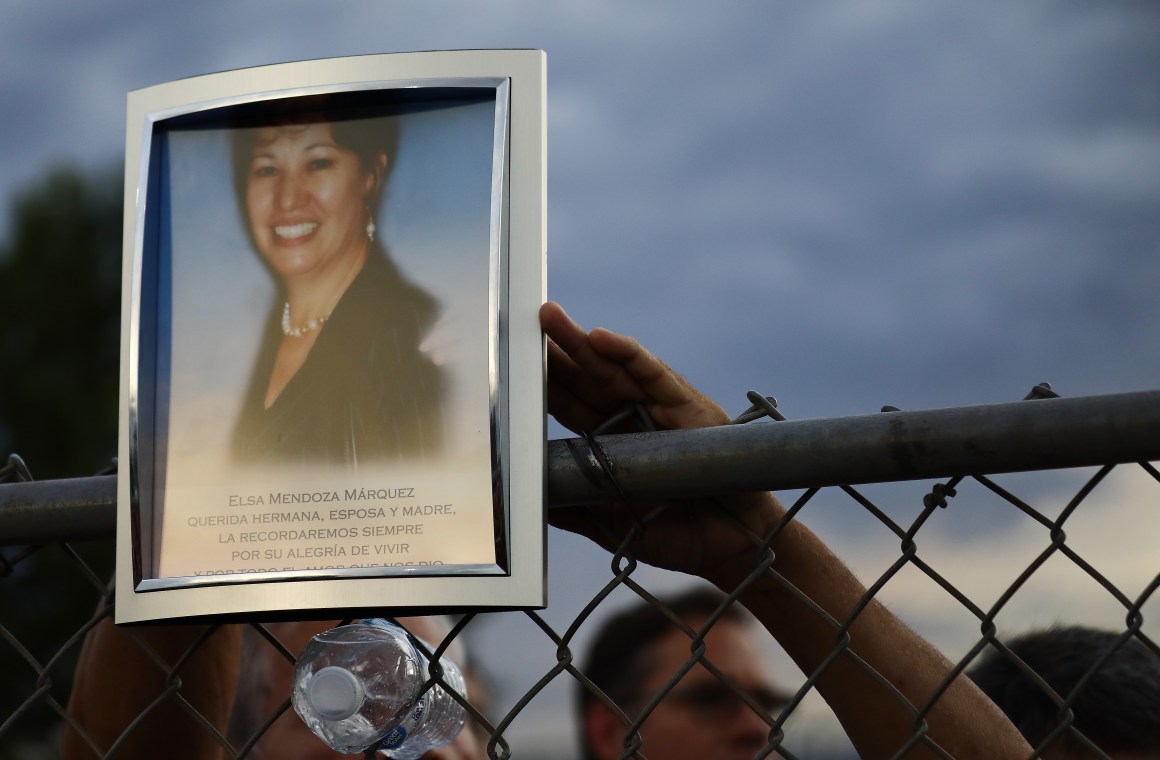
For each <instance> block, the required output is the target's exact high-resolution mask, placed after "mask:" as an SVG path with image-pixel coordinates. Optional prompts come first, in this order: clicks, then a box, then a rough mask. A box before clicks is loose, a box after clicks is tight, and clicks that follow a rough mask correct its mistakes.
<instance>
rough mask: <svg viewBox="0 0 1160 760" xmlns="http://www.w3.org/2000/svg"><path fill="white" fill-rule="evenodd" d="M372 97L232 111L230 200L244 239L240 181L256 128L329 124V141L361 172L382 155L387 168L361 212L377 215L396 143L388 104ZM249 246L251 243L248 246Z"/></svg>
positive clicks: (308, 99)
mask: <svg viewBox="0 0 1160 760" xmlns="http://www.w3.org/2000/svg"><path fill="white" fill-rule="evenodd" d="M375 96H376V93H374V92H371V93H362V92H353V93H338V94H334V95H311V96H304V97H298V98H281V99H279V100H272V101H263V102H260V103H246V104H245V105H241V106H237V107H236V108H235V109H232V110H231V112H230V114H229V117H228V126H229V127H231V128H232V130H233V132H232V135H231V146H230V159H231V164H232V166H233V178H234V197H235V199H236V200H237V204H238V213H239V215H240V217H241V220H242V224H243V226H244V227H245V229H246V235H247V236H249V235H250V234H251V233H250V225H249V219H248V218H247V212H246V182H247V178H248V176H249V173H250V162H251V160H252V159H251V156H252V153H253V149H254V146H255V145H256V144H257V141H258V130H259V129H261V128H262V127H278V126H291V125H308V124H319V123H326V124H329V125H330V130H331V134H332V135H333V136H334V141H335V142H336V143H337V144H338V145H339V146H341V147H343V148H346V149H347V150H349V151H351V152H353V153H354V154H355V155H356V156H358V160H359V165H360V166H361V167H362V168H363V170H364V171H376V170H377V161H378V157H379V155H381V154H385V155H386V156H387V159H388V160H387V169H386V171H385V172H384V173H383V176H382V177H380V178H379V183H378V188H377V189H376V190H375V191H374V195H373V196H372V197H371V198H370V199H369V200H368V203H367V208H368V210H369V211H370V212H371V214H372V215H373V214H374V213H375V212H376V211H377V210H378V205H379V201H380V199H381V196H382V187H383V184H384V183H385V181H386V177H387V174H389V173H390V170H391V166H392V164H393V160H394V157H395V148H396V147H397V146H398V142H399V129H398V125H397V123H396V120H395V119H393V118H388V117H390V116H393V114H394V109H393V107H392V105H391V104H384V103H382V102H381V99H380V100H379V102H375V99H376V98H375ZM252 242H253V241H252V240H251V243H252Z"/></svg>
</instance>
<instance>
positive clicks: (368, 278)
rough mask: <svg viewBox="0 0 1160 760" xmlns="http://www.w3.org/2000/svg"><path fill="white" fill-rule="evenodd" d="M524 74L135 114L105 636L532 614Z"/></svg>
mask: <svg viewBox="0 0 1160 760" xmlns="http://www.w3.org/2000/svg"><path fill="white" fill-rule="evenodd" d="M545 158H546V150H545V58H544V54H543V52H541V51H536V50H491V51H445V52H428V53H400V54H388V55H373V56H359V57H353V58H340V59H330V60H321V61H307V62H299V63H289V64H279V65H274V66H265V67H260V68H254V69H243V70H237V71H229V72H224V73H219V74H210V75H207V76H202V77H195V78H192V79H186V80H181V81H177V82H171V83H168V84H162V85H158V86H156V87H150V88H147V89H144V90H138V91H135V92H132V93H130V94H129V100H128V124H127V139H126V160H125V230H124V239H125V248H124V270H123V271H124V274H123V306H122V356H121V428H120V463H121V466H120V475H119V480H118V532H117V622H119V623H121V622H127V623H131V622H141V621H149V620H160V619H168V618H178V617H180V618H200V617H213V616H239V615H247V614H250V613H258V614H256V615H255V617H257V618H262V617H263V616H266V617H297V618H302V619H306V618H311V617H315V618H323V617H336V616H339V617H341V616H343V615H345V614H358V612H359V611H362V610H381V609H383V608H390V609H393V610H400V611H422V610H465V609H481V608H508V609H510V608H536V607H543V606H544V604H545V599H544V571H545V567H544V562H545V556H544V543H545V521H544V498H543V494H544V479H543V468H544V437H545V435H544V433H545V428H544V402H543V396H544V359H543V339H542V337H541V334H540V330H539V323H538V318H537V312H538V309H539V306H540V304H541V303H543V300H544V297H545V282H544V278H545V248H546V234H545V177H546V173H545Z"/></svg>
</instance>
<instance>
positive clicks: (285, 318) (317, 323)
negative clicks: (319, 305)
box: [282, 301, 330, 338]
mask: <svg viewBox="0 0 1160 760" xmlns="http://www.w3.org/2000/svg"><path fill="white" fill-rule="evenodd" d="M328 319H330V315H329V314H327V315H326V316H325V317H316V318H314V319H311V320H310V321H309V322H307V323H306V324H305V325H303V326H302V327H291V326H290V302H289V301H286V306H285V308H283V309H282V334H283V335H285V336H286V337H287V338H300V337H302V336H303V335H305V334H306V333H308V332H314V331H315V330H317V329H318V328H320V327H322V323H323V322H325V321H326V320H328Z"/></svg>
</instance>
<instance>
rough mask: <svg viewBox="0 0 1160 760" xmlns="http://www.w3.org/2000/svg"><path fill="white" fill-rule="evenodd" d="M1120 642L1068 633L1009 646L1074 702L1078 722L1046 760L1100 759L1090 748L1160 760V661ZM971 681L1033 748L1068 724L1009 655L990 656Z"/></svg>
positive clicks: (1133, 643)
mask: <svg viewBox="0 0 1160 760" xmlns="http://www.w3.org/2000/svg"><path fill="white" fill-rule="evenodd" d="M1120 639H1121V635H1120V634H1118V633H1112V632H1110V631H1101V630H1097V629H1094V628H1087V627H1083V626H1065V627H1055V628H1049V629H1046V630H1041V631H1034V632H1031V633H1026V634H1023V635H1021V636H1019V637H1017V638H1015V639H1014V640H1012V641H1010V642H1007V648H1008V649H1010V650H1011V653H1012V654H1014V655H1015V656H1016V657H1018V658H1019V659H1020V660H1022V661H1023V662H1024V663H1025V664H1026V665H1027V666H1028V667H1029V668H1031V670H1032V671H1034V672H1035V673H1036V674H1037V675H1038V676H1039V677H1040V678H1041V679H1043V681H1044V682H1045V683H1046V684H1047V686H1048V687H1050V688H1051V689H1052V691H1054V692H1055V694H1056V695H1057V696H1058V697H1059V698H1060V699H1062V700H1067V701H1068V704H1069V706H1070V709H1071V712H1072V714H1073V717H1074V722H1072V723H1071V726H1070V727H1069V728H1067V729H1065V730H1064V731H1062V732H1061V733H1059V735H1058V736H1056V737H1055V738H1053V739H1052V741H1051V743H1050V744H1049V745H1048V746H1047V747H1046V749H1045V751H1044V753H1043V757H1044V758H1045V760H1090V758H1095V757H1099V755H1097V754H1096V753H1095V752H1093V751H1092V750H1091V748H1090V747H1089V745H1088V743H1087V742H1088V741H1090V742H1091V743H1093V744H1095V745H1096V746H1098V747H1099V748H1100V750H1102V751H1103V752H1104V754H1106V755H1107V756H1108V757H1109V758H1111V760H1145V759H1146V758H1160V653H1157V652H1156V651H1155V650H1154V649H1150V648H1148V647H1147V646H1145V645H1144V644H1143V643H1142V642H1140V641H1139V640H1137V639H1135V638H1129V639H1127V640H1125V641H1123V642H1121V641H1120ZM969 674H970V677H971V679H972V680H974V682H975V683H976V684H978V686H979V688H981V689H982V690H983V692H984V693H985V694H986V695H987V696H988V697H990V698H991V700H992V701H994V702H995V704H997V705H998V706H999V707H1000V708H1001V709H1002V710H1003V712H1004V713H1006V714H1007V717H1009V718H1010V719H1011V722H1012V723H1014V724H1015V727H1016V728H1018V729H1019V730H1020V731H1021V732H1022V733H1023V735H1024V736H1025V737H1026V738H1027V741H1028V742H1030V743H1031V744H1032V745H1034V746H1036V747H1038V746H1039V745H1041V744H1043V743H1044V742H1045V741H1046V740H1047V739H1048V737H1050V736H1051V735H1052V734H1053V733H1055V732H1056V731H1057V729H1058V728H1059V727H1060V725H1061V724H1062V723H1064V722H1065V719H1064V715H1063V714H1062V713H1063V708H1062V707H1061V706H1060V704H1059V703H1057V702H1056V701H1055V699H1054V698H1053V697H1052V696H1050V695H1048V694H1047V693H1046V692H1045V691H1044V690H1043V688H1042V687H1041V686H1040V685H1038V684H1037V683H1035V682H1034V681H1033V680H1032V679H1031V678H1030V677H1029V676H1028V675H1027V674H1026V673H1024V672H1023V670H1022V669H1021V668H1020V667H1019V665H1018V664H1016V662H1015V661H1013V660H1012V659H1011V658H1009V657H1008V656H1007V655H1006V654H1004V653H1003V652H1001V651H999V650H992V651H990V652H989V653H988V654H987V655H986V656H985V657H984V658H983V659H982V661H981V662H980V663H979V664H978V665H976V666H975V667H974V668H972V669H971V670H970V671H969ZM1079 734H1082V737H1081V736H1079ZM1085 738H1086V740H1087V741H1085Z"/></svg>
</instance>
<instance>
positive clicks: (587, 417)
mask: <svg viewBox="0 0 1160 760" xmlns="http://www.w3.org/2000/svg"><path fill="white" fill-rule="evenodd" d="M540 324H541V325H542V327H543V329H544V332H545V333H546V334H547V336H548V338H549V342H548V380H549V383H548V403H549V410H550V411H551V412H552V414H553V415H554V416H555V417H556V419H558V420H559V421H560V422H561V423H562V424H564V425H566V426H568V427H570V428H572V429H573V430H579V429H586V430H591V429H592V428H593V427H595V426H596V425H598V424H599V423H600V422H603V421H604V420H606V419H607V418H608V417H610V416H611V415H612V414H614V413H615V412H617V411H619V409H620V408H621V407H622V406H623V405H624V403H625V402H628V401H641V402H644V403H645V404H646V405H647V406H648V408H649V413H650V414H652V416H653V419H654V420H655V421H656V423H657V424H658V425H659V426H661V427H665V428H686V427H704V426H708V425H721V424H724V423H725V422H728V417H727V415H726V414H725V412H724V411H723V410H722V409H721V408H720V407H719V406H717V405H716V404H715V403H713V402H712V401H711V400H710V399H709V398H707V397H706V396H704V395H703V394H702V393H700V392H699V391H698V390H697V389H696V388H694V387H693V386H692V385H690V384H689V383H688V381H686V380H685V379H684V378H683V377H681V376H680V375H678V374H677V373H676V372H674V371H673V370H672V369H671V368H670V367H669V366H668V365H667V364H665V363H664V362H663V361H661V360H660V359H658V358H657V357H655V356H653V355H652V354H651V353H650V352H649V351H648V350H646V349H645V348H644V347H643V346H641V345H640V343H638V342H637V341H636V340H635V339H633V338H631V337H628V336H626V335H620V334H618V333H614V332H612V331H610V330H605V329H603V328H597V329H595V330H593V331H592V332H591V333H588V332H586V331H585V330H584V328H582V327H581V326H580V325H578V324H577V323H576V322H575V321H573V320H572V318H571V317H569V316H568V314H567V313H566V312H565V311H564V310H563V308H561V307H560V305H559V304H556V303H551V302H549V303H546V304H544V306H543V307H542V308H541V309H540Z"/></svg>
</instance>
